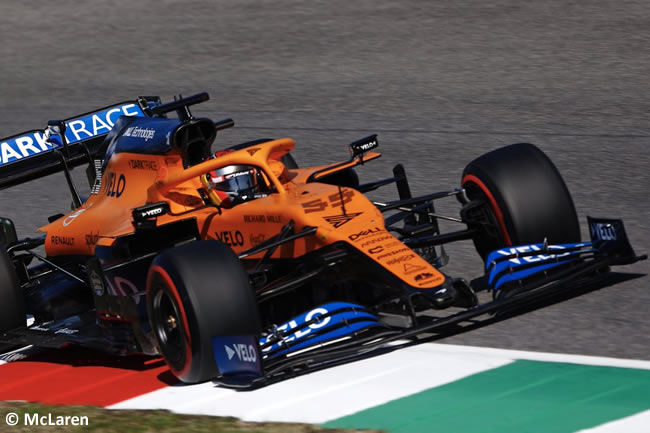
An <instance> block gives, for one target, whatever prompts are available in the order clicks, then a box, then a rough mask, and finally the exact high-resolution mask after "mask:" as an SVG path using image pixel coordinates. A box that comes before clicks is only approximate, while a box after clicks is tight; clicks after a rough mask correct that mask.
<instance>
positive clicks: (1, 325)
mask: <svg viewBox="0 0 650 433" xmlns="http://www.w3.org/2000/svg"><path fill="white" fill-rule="evenodd" d="M26 323H27V318H26V315H25V298H24V297H23V293H22V291H21V289H20V282H19V281H18V275H17V274H16V269H15V268H14V264H13V262H12V260H11V258H10V257H9V254H8V253H7V250H6V249H5V246H4V245H0V332H5V331H10V330H12V329H16V328H18V327H20V326H25V325H26Z"/></svg>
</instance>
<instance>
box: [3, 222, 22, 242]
mask: <svg viewBox="0 0 650 433" xmlns="http://www.w3.org/2000/svg"><path fill="white" fill-rule="evenodd" d="M17 240H18V236H17V235H16V227H14V222H13V221H11V220H10V219H9V218H2V217H0V244H10V243H12V242H16V241H17Z"/></svg>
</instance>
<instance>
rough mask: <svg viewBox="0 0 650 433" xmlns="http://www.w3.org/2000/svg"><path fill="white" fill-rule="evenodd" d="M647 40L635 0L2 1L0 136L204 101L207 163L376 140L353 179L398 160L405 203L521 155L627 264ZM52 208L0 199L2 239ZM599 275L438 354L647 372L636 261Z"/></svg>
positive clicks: (469, 273) (1, 195) (647, 134)
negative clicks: (593, 358)
mask: <svg viewBox="0 0 650 433" xmlns="http://www.w3.org/2000/svg"><path fill="white" fill-rule="evenodd" d="M649 29H650V4H649V3H648V2H647V1H643V0H631V1H623V0H617V1H613V0H606V1H586V0H576V1H571V2H568V1H562V0H549V1H545V2H521V1H514V0H502V1H498V0H496V1H495V0H490V1H479V0H475V1H455V2H446V1H440V2H430V1H415V0H411V1H401V2H389V1H384V0H372V1H370V0H359V1H354V2H352V1H340V0H329V1H315V0H312V1H281V0H274V1H249V0H237V1H221V0H219V1H217V0H210V1H209V0H203V1H160V0H159V1H150V0H147V1H137V2H127V1H121V0H119V1H111V2H85V3H80V2H78V1H58V2H56V3H51V2H38V1H26V0H21V1H17V0H3V1H2V2H1V3H0V41H1V43H0V59H1V61H2V66H1V67H0V136H7V135H11V134H14V133H17V132H20V131H22V130H27V129H32V128H36V127H42V126H44V125H45V124H46V121H47V120H48V119H51V118H56V117H67V116H71V115H75V114H79V113H82V112H86V111H89V110H92V109H95V108H98V107H100V106H103V105H108V104H110V103H113V102H118V101H121V100H124V99H131V98H133V97H134V96H137V95H151V94H153V95H160V96H162V97H164V98H165V99H170V98H171V97H172V95H174V94H177V93H182V94H184V95H189V94H192V93H196V92H199V91H204V90H205V91H208V92H210V95H211V97H212V99H211V101H209V102H208V103H206V104H204V105H203V106H201V107H200V110H196V113H195V114H200V115H207V116H210V117H212V118H215V119H218V118H223V117H230V116H231V117H233V118H234V119H235V121H236V123H237V126H236V128H235V129H232V130H228V131H224V132H223V133H221V134H220V135H219V137H218V138H217V143H216V145H215V149H216V148H217V147H219V146H226V145H229V144H234V143H238V142H241V141H245V140H249V139H254V138H260V137H284V136H289V137H293V138H294V139H295V140H296V142H297V150H296V151H295V156H296V159H298V161H299V162H300V163H301V164H303V165H306V164H310V163H321V162H325V161H335V160H338V159H342V158H345V157H346V155H347V150H346V147H345V145H346V144H347V143H348V142H350V141H352V140H354V139H356V138H359V137H362V136H364V135H367V134H369V133H375V132H376V133H379V139H380V143H381V150H382V152H383V154H384V156H383V157H382V158H381V159H380V160H379V161H378V162H376V163H372V165H369V166H366V167H365V168H363V169H362V170H361V171H360V174H361V176H362V179H365V180H370V179H372V178H374V177H380V176H388V175H389V173H390V169H391V167H392V166H393V165H394V164H395V163H398V162H402V163H404V164H405V166H406V168H407V172H408V174H409V176H410V179H411V186H412V190H413V191H414V192H415V193H426V192H429V191H431V190H442V189H448V188H453V187H456V186H457V185H458V184H459V181H460V174H461V172H462V169H463V167H464V166H465V164H466V163H467V162H469V161H470V160H471V159H473V158H474V157H476V156H479V155H481V154H482V153H484V152H486V151H488V150H491V149H494V148H496V147H499V146H501V145H505V144H510V143H515V142H522V141H527V142H532V143H535V144H537V145H538V146H539V147H540V148H542V149H543V150H544V151H545V152H547V153H548V155H549V156H550V157H551V158H552V159H553V160H554V162H555V163H556V165H557V166H558V168H559V169H560V171H561V173H562V174H563V175H564V177H565V180H566V182H567V184H568V187H569V189H570V190H571V192H572V194H573V197H574V200H575V203H576V206H577V208H578V212H579V215H580V218H581V219H582V221H583V227H584V226H585V225H584V218H585V217H586V215H593V216H612V217H622V218H623V219H624V220H625V223H626V227H627V230H628V233H629V236H630V239H631V240H632V242H633V245H634V246H635V247H636V249H637V252H640V253H643V252H648V250H649V249H650V242H648V241H649V240H650V223H649V222H648V217H650V204H649V203H648V191H649V190H650V180H649V176H648V169H649V168H650V151H649V150H648V143H649V142H650V122H648V119H649V117H650V102H649V98H648V93H649V92H648V76H650V56H649V55H648V53H649V52H648V47H649V46H650V30H649ZM77 171H78V172H79V173H75V175H76V177H77V178H78V179H80V180H81V179H83V173H81V171H82V170H77ZM393 196H394V189H393V188H392V187H387V189H386V190H385V191H383V192H381V193H379V194H377V195H376V197H378V198H382V199H388V198H390V197H393ZM69 202H70V200H69V197H68V194H67V190H66V188H65V184H64V182H63V176H62V175H58V176H52V177H49V178H46V179H42V180H40V181H36V182H32V183H30V184H27V185H23V186H20V187H16V188H13V189H11V190H5V191H2V192H0V209H1V211H0V212H1V213H2V214H3V215H5V216H10V217H12V218H14V220H15V222H16V225H17V227H18V230H19V233H20V234H21V235H29V234H30V232H31V231H32V230H33V229H34V228H35V227H38V226H40V225H43V224H44V223H45V221H46V217H47V216H48V215H52V214H55V213H59V212H62V211H66V209H68V206H69V205H68V204H69ZM440 210H442V211H445V212H447V213H449V214H452V215H453V214H455V213H456V212H457V206H456V203H455V202H454V201H451V200H450V201H449V202H448V204H446V205H443V206H442V207H441V208H440ZM445 227H448V228H451V227H450V226H448V225H445ZM583 232H584V233H583V235H584V236H585V237H587V236H588V235H587V233H586V230H584V229H583ZM447 252H448V253H449V255H450V256H451V260H452V263H451V264H450V265H449V266H448V267H447V268H445V269H446V271H447V272H448V273H450V274H453V275H461V276H465V277H466V278H468V279H470V278H473V277H476V276H478V275H480V274H481V272H482V271H481V262H480V260H479V259H478V257H477V256H476V254H475V253H474V251H473V248H472V245H471V243H469V242H464V243H460V244H455V245H450V246H449V247H448V248H447ZM619 271H620V272H621V273H620V274H615V275H613V278H612V280H613V281H616V282H617V284H614V285H608V284H609V283H611V282H612V280H610V281H606V282H605V283H606V284H602V285H596V286H594V287H588V288H587V289H585V290H584V291H587V292H589V293H585V294H583V295H582V296H578V297H573V298H570V299H566V300H563V301H562V302H558V303H555V304H552V305H548V306H545V307H543V308H539V309H537V310H534V311H530V312H527V313H526V314H522V315H519V316H517V317H514V318H511V319H509V320H506V321H502V322H498V323H494V324H491V325H490V326H486V327H483V328H480V329H476V330H474V331H472V332H469V333H465V334H462V335H458V336H455V337H452V338H448V339H446V340H444V342H450V343H456V344H470V345H479V346H491V347H501V348H511V349H519V350H534V351H547V352H564V353H575V354H584V355H597V356H610V357H622V358H636V359H645V360H649V359H650V325H649V324H648V311H649V310H650V278H649V277H648V273H649V272H650V264H649V263H648V262H647V261H646V262H641V263H637V264H635V265H632V266H628V267H624V268H620V269H619ZM604 286H606V287H604Z"/></svg>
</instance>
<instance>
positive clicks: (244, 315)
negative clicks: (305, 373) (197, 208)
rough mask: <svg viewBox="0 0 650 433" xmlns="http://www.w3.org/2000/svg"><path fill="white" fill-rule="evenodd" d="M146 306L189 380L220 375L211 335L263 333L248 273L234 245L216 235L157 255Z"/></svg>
mask: <svg viewBox="0 0 650 433" xmlns="http://www.w3.org/2000/svg"><path fill="white" fill-rule="evenodd" d="M147 307H148V310H149V320H150V322H151V328H152V332H153V335H154V338H155V340H156V344H157V346H158V349H159V352H160V353H161V355H162V356H163V358H164V359H165V361H166V362H167V364H168V365H169V368H170V370H171V371H172V373H173V374H174V375H175V376H177V377H178V378H179V379H180V380H181V381H183V382H185V383H198V382H204V381H206V380H210V379H213V378H215V377H217V376H219V371H218V368H217V364H216V361H215V359H214V353H213V349H212V337H217V336H239V335H255V336H257V335H259V334H260V333H261V324H260V318H259V313H258V311H257V302H256V299H255V294H254V293H253V290H252V288H251V287H250V283H249V280H248V275H247V274H246V272H245V271H244V268H243V265H242V263H241V261H240V260H239V258H238V257H237V256H236V255H235V254H234V253H233V252H232V250H231V249H230V248H229V247H228V246H227V245H225V244H223V243H221V242H217V241H196V242H192V243H188V244H184V245H181V246H178V247H175V248H172V249H169V250H166V251H163V252H162V253H160V254H159V255H158V256H156V258H155V259H154V261H153V263H152V264H151V267H150V269H149V275H148V279H147Z"/></svg>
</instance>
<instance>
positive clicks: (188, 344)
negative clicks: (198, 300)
mask: <svg viewBox="0 0 650 433" xmlns="http://www.w3.org/2000/svg"><path fill="white" fill-rule="evenodd" d="M154 273H157V274H158V275H160V276H161V277H162V279H163V280H164V281H165V284H167V287H168V288H169V290H170V291H171V293H172V295H173V296H174V298H176V303H177V304H178V308H179V309H180V310H181V318H182V320H183V330H184V331H185V366H184V367H183V369H182V370H180V371H176V369H174V368H173V367H172V366H171V365H170V366H169V369H170V370H172V371H173V372H174V374H176V375H177V376H183V375H184V374H185V373H187V371H188V370H189V368H190V365H191V364H192V339H191V338H190V323H189V322H188V321H187V315H186V314H185V307H183V301H182V299H181V297H180V295H179V293H178V289H176V285H175V284H174V282H173V281H172V279H171V277H170V276H169V274H168V273H167V271H165V270H164V269H163V268H161V267H160V266H156V265H153V266H151V268H150V269H149V275H148V277H147V297H149V291H150V288H151V281H152V279H153V274H154Z"/></svg>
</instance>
